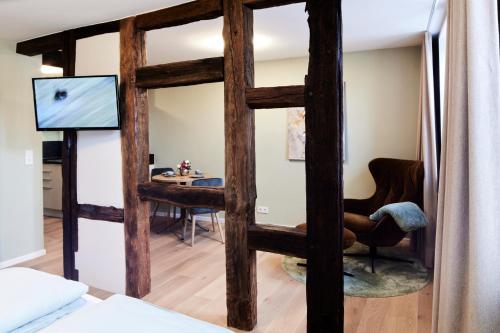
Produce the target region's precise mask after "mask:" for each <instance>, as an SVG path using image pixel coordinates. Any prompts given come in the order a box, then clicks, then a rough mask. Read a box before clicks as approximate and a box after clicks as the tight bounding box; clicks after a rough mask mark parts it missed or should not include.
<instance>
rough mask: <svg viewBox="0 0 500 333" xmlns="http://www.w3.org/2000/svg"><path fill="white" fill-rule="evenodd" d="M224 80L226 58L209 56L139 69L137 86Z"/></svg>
mask: <svg viewBox="0 0 500 333" xmlns="http://www.w3.org/2000/svg"><path fill="white" fill-rule="evenodd" d="M221 81H224V58H223V57H218V58H207V59H199V60H190V61H182V62H175V63H170V64H165V65H157V66H146V67H142V68H138V69H137V83H136V86H137V87H140V88H146V89H157V88H167V87H178V86H187V85H194V84H202V83H211V82H221Z"/></svg>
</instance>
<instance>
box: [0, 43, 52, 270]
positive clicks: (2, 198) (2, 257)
mask: <svg viewBox="0 0 500 333" xmlns="http://www.w3.org/2000/svg"><path fill="white" fill-rule="evenodd" d="M15 49H16V45H15V43H13V42H6V41H1V40H0V268H2V267H4V266H6V265H10V264H16V263H18V262H19V261H20V260H21V261H22V260H23V259H30V258H32V257H33V256H38V255H43V221H42V216H43V207H42V206H43V199H42V136H41V134H40V133H37V132H36V127H35V116H34V110H33V94H32V88H31V78H33V77H38V76H41V74H40V66H41V57H33V58H30V57H26V56H22V55H17V54H16V53H15ZM26 150H32V151H33V160H34V164H33V165H25V151H26Z"/></svg>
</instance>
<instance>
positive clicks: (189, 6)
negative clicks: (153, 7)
mask: <svg viewBox="0 0 500 333" xmlns="http://www.w3.org/2000/svg"><path fill="white" fill-rule="evenodd" d="M220 16H222V1H221V0H197V1H192V2H188V3H184V4H181V5H178V6H173V7H169V8H165V9H161V10H157V11H155V12H151V13H146V14H142V15H138V16H137V19H136V27H137V29H140V30H146V31H147V30H153V29H162V28H168V27H174V26H178V25H183V24H188V23H192V22H196V21H201V20H211V19H215V18H217V17H220Z"/></svg>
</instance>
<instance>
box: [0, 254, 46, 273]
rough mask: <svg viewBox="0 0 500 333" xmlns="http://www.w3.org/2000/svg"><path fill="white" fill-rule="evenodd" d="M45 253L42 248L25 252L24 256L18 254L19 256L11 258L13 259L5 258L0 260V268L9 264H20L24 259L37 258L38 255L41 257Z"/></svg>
mask: <svg viewBox="0 0 500 333" xmlns="http://www.w3.org/2000/svg"><path fill="white" fill-rule="evenodd" d="M46 254H47V251H45V249H43V250H40V251H36V252H32V253H28V254H26V255H24V256H20V257H17V258H13V259H10V260H5V261H2V262H0V269H2V268H7V267H11V266H14V265H18V264H21V263H23V262H25V261H29V260H33V259H36V258H39V257H43V256H44V255H46Z"/></svg>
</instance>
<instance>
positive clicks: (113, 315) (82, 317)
mask: <svg viewBox="0 0 500 333" xmlns="http://www.w3.org/2000/svg"><path fill="white" fill-rule="evenodd" d="M68 332H71V333H114V332H120V333H143V332H144V333H146V332H147V333H231V331H230V330H228V329H225V328H222V327H219V326H216V325H213V324H210V323H207V322H204V321H201V320H197V319H194V318H191V317H188V316H186V315H183V314H180V313H177V312H174V311H170V310H166V309H161V308H159V307H156V306H154V305H152V304H149V303H146V302H144V301H141V300H139V299H135V298H132V297H128V296H123V295H114V296H111V297H110V298H108V299H107V300H105V301H103V302H101V303H99V304H96V305H94V306H91V307H88V308H86V309H83V310H82V311H78V312H75V313H73V314H71V315H69V316H67V317H65V318H63V319H61V320H59V321H57V322H55V323H54V324H52V325H51V326H49V327H47V328H45V329H44V330H42V331H40V333H68Z"/></svg>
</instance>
